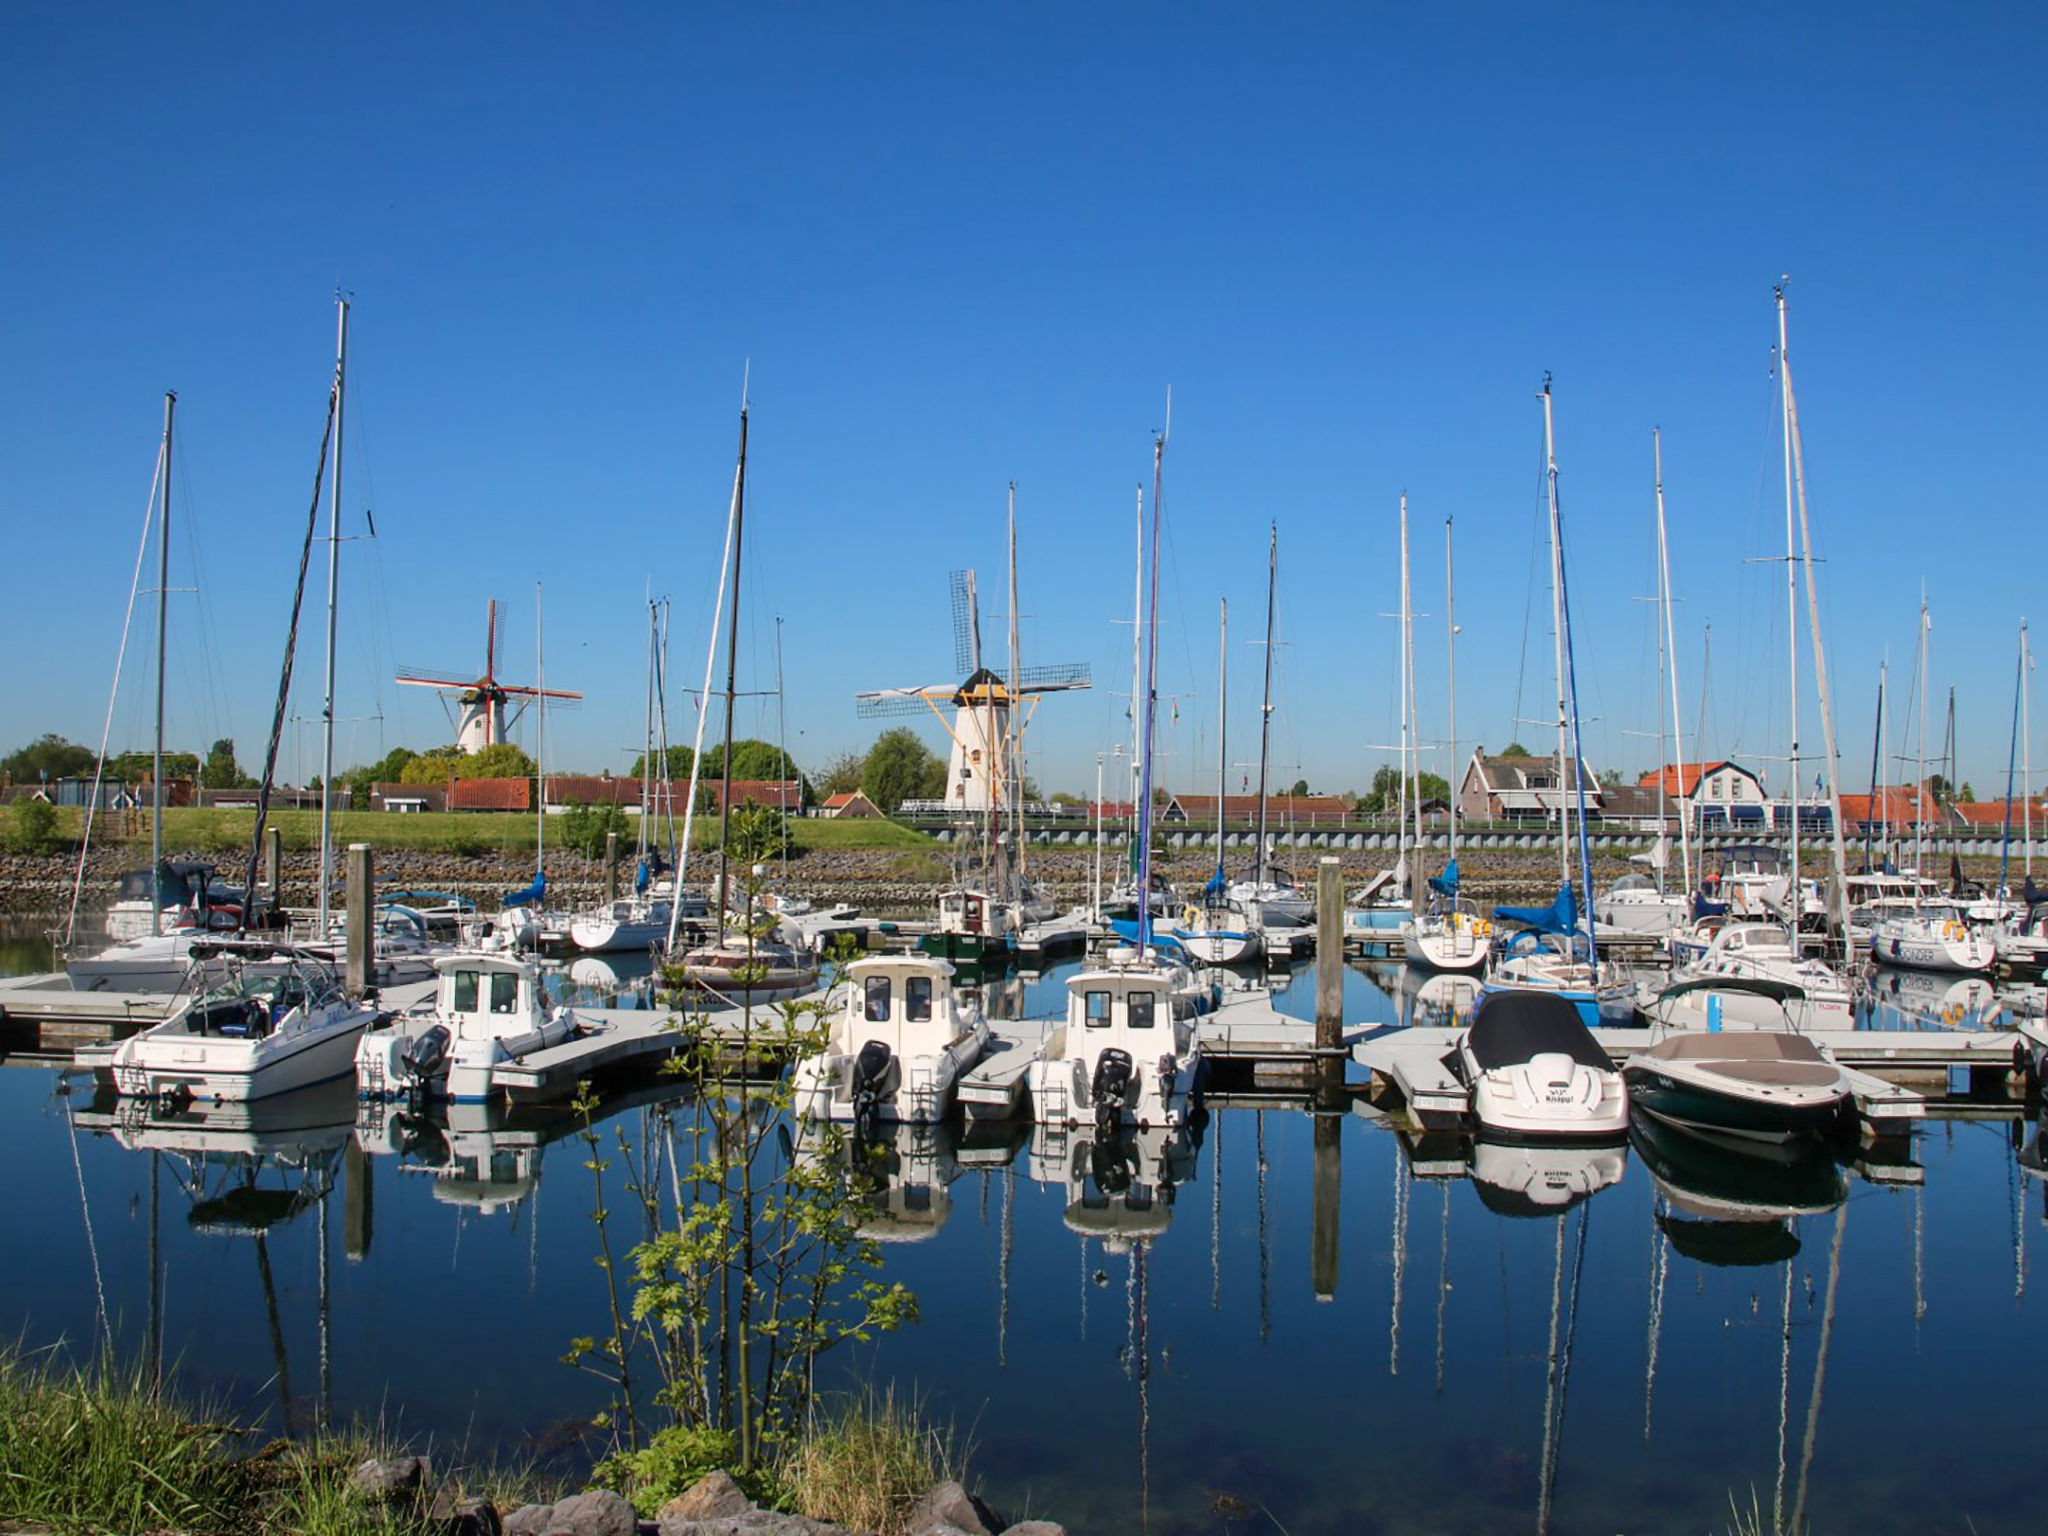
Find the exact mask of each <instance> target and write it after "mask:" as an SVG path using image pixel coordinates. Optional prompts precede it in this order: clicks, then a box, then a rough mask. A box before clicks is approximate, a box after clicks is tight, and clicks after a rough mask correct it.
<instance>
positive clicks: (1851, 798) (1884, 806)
mask: <svg viewBox="0 0 2048 1536" xmlns="http://www.w3.org/2000/svg"><path fill="white" fill-rule="evenodd" d="M1841 800H1842V826H1843V828H1844V829H1845V830H1847V831H1850V832H1888V833H1891V834H1894V835H1896V834H1900V833H1911V832H1913V831H1916V830H1922V831H1924V830H1932V829H1933V828H1936V827H1942V826H1951V825H1954V826H1963V825H1970V824H1972V823H1973V820H1974V818H1973V817H1971V816H1968V815H1951V814H1950V813H1956V812H1976V811H1979V810H1981V809H1982V807H1981V806H1960V805H1959V806H1948V807H1944V806H1943V805H1942V804H1941V803H1940V801H1939V800H1937V799H1936V797H1935V795H1934V792H1933V791H1932V790H1931V789H1930V788H1929V787H1928V786H1927V785H1925V784H1889V785H1887V786H1885V788H1884V789H1882V790H1880V791H1879V792H1878V793H1876V794H1874V795H1843V796H1842V797H1841ZM1986 803H1987V804H1992V805H1996V806H1997V808H1998V809H1997V813H1996V814H1995V815H1993V817H1992V818H1991V824H1992V825H1993V826H1994V827H1996V826H1997V825H1998V824H1999V823H2001V822H2002V821H2003V819H2004V810H2005V807H2004V802H2002V801H1992V802H1986ZM2019 809H2020V808H2019V807H2017V806H2016V807H2015V810H2016V811H2018V810H2019ZM2023 814H2024V813H2023V812H2022V813H2021V814H2019V815H2015V816H2014V818H2013V825H2015V826H2018V825H2020V824H2021V820H2022V815H2023Z"/></svg>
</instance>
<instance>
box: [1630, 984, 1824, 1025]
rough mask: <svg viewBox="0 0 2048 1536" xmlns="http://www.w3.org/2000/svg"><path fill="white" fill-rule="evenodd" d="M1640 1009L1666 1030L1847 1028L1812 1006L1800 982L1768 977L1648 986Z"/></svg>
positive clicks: (1638, 999)
mask: <svg viewBox="0 0 2048 1536" xmlns="http://www.w3.org/2000/svg"><path fill="white" fill-rule="evenodd" d="M1636 1010H1637V1012H1639V1013H1641V1014H1642V1015H1643V1017H1645V1018H1646V1019H1648V1020H1649V1021H1650V1023H1651V1025H1652V1026H1653V1027H1656V1028H1660V1029H1667V1030H1675V1031H1683V1030H1715V1029H1791V1030H1797V1031H1800V1032H1802V1033H1810V1032H1812V1031H1814V1030H1818V1029H1839V1028H1842V1027H1844V1026H1843V1025H1842V1021H1841V1019H1840V1017H1839V1016H1838V1015H1834V1014H1831V1013H1830V1011H1829V1009H1828V1008H1827V1007H1825V1006H1815V1005H1814V1004H1812V1003H1811V1002H1809V1000H1808V998H1807V996H1806V989H1805V988H1804V987H1802V986H1800V985H1799V984H1798V983H1797V982H1791V981H1778V980H1775V979H1773V978H1770V977H1765V976H1700V975H1682V976H1677V977H1674V978H1672V979H1670V980H1668V981H1665V982H1664V983H1663V984H1661V985H1650V984H1645V985H1644V987H1643V988H1642V989H1641V990H1640V991H1639V992H1638V993H1637V996H1636Z"/></svg>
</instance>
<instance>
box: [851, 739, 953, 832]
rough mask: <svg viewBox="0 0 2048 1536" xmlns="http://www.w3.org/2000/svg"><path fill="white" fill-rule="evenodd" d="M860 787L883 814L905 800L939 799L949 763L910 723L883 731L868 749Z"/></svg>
mask: <svg viewBox="0 0 2048 1536" xmlns="http://www.w3.org/2000/svg"><path fill="white" fill-rule="evenodd" d="M860 787H861V790H862V792H863V793H865V794H866V795H867V797H868V798H869V799H870V800H872V801H874V802H875V804H876V806H878V807H879V808H880V809H881V812H882V814H883V815H884V816H890V815H894V814H895V812H896V810H897V808H898V807H899V806H901V805H902V804H903V802H904V801H906V800H939V799H943V798H944V797H945V794H946V765H945V764H944V763H943V762H941V761H940V760H939V759H938V758H937V757H936V756H934V755H933V753H932V751H931V749H930V748H929V747H927V746H926V745H925V744H924V743H923V742H921V741H919V740H918V739H917V733H916V732H915V731H913V730H911V729H910V728H909V727H908V726H902V725H899V726H897V727H896V729H895V730H893V731H884V732H883V733H882V734H881V736H880V737H879V738H877V739H876V741H875V744H874V745H873V746H872V747H870V748H869V749H868V755H867V760H866V762H865V764H864V765H863V766H862V768H861V775H860Z"/></svg>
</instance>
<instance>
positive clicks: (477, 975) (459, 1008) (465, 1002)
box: [455, 971, 483, 1013]
mask: <svg viewBox="0 0 2048 1536" xmlns="http://www.w3.org/2000/svg"><path fill="white" fill-rule="evenodd" d="M482 977H483V973H482V972H481V971H457V972H456V973H455V1011H456V1012H457V1013H475V1012H476V993H477V984H478V982H480V981H481V980H482Z"/></svg>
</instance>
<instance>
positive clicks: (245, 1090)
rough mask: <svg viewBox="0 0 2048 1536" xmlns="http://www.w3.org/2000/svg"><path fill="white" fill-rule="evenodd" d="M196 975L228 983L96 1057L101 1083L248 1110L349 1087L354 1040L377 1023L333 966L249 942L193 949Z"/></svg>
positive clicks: (204, 943)
mask: <svg viewBox="0 0 2048 1536" xmlns="http://www.w3.org/2000/svg"><path fill="white" fill-rule="evenodd" d="M191 957H192V961H193V964H194V965H195V966H204V965H206V964H207V963H209V962H213V961H219V962H220V963H221V964H222V965H223V966H224V968H225V979H224V980H223V981H221V982H220V984H219V985H216V986H210V987H207V988H206V989H205V990H204V991H200V992H198V993H196V994H195V995H194V996H193V997H192V998H191V999H190V1000H189V1001H187V1002H186V1003H185V1004H184V1005H183V1006H182V1007H180V1008H179V1009H178V1010H177V1011H176V1012H174V1013H173V1014H171V1016H170V1017H169V1018H167V1019H165V1020H164V1021H163V1022H162V1023H161V1024H158V1025H155V1026H154V1027H152V1028H150V1029H146V1030H144V1031H143V1032H142V1033H140V1034H137V1035H131V1036H129V1037H128V1038H127V1039H126V1040H123V1041H122V1042H120V1044H118V1045H116V1046H114V1047H112V1049H111V1050H108V1051H105V1052H103V1053H94V1057H93V1067H94V1072H95V1075H96V1076H97V1077H98V1078H99V1080H100V1082H101V1083H102V1084H104V1085H106V1086H109V1087H111V1088H113V1090H114V1091H115V1092H116V1093H118V1094H120V1095H122V1096H123V1097H127V1098H156V1099H162V1098H172V1099H178V1098H191V1099H207V1100H246V1099H259V1098H268V1097H269V1096H270V1095H272V1094H278V1093H286V1092H289V1091H290V1090H292V1089H294V1088H305V1087H309V1086H311V1085H312V1084H314V1083H322V1082H326V1081H328V1080H330V1079H332V1078H337V1077H345V1076H347V1075H348V1072H349V1070H350V1067H351V1066H352V1064H353V1062H354V1060H355V1047H356V1040H357V1038H358V1037H359V1036H360V1035H361V1034H362V1033H363V1031H364V1030H365V1029H367V1028H368V1027H369V1026H370V1025H371V1024H372V1023H373V1022H374V1021H375V1020H376V1018H377V1017H378V1015H377V1010H376V1007H375V1006H374V1005H373V1004H371V1003H369V1002H366V1001H361V1000H358V999H355V998H352V997H350V996H349V995H348V994H347V992H346V991H345V990H344V989H343V987H342V981H341V977H340V975H339V973H337V972H336V970H335V969H334V966H333V964H332V962H331V961H329V960H328V959H326V958H325V957H324V956H321V955H319V954H316V953H314V952H312V951H310V950H306V949H302V948H297V947H295V946H292V945H277V944H270V943H266V942H262V941H259V940H249V939H207V940H200V941H196V942H195V943H194V944H193V945H192V949H191Z"/></svg>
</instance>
